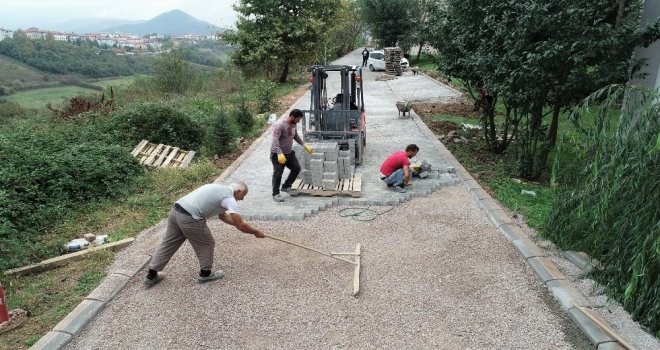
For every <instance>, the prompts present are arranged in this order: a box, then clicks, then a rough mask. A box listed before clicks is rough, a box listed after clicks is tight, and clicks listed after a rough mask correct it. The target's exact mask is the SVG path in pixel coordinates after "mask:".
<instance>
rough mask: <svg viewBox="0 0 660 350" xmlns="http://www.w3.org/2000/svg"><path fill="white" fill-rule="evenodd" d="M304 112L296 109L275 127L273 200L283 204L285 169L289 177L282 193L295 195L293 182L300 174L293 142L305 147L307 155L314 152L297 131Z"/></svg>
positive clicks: (271, 147) (272, 150) (271, 148)
mask: <svg viewBox="0 0 660 350" xmlns="http://www.w3.org/2000/svg"><path fill="white" fill-rule="evenodd" d="M302 117H303V112H302V111H301V110H299V109H294V110H292V111H291V113H289V116H288V117H287V118H286V119H285V120H282V121H279V122H277V123H275V125H273V143H272V144H271V146H270V161H271V163H273V199H274V200H275V201H276V202H283V201H284V198H285V196H284V195H282V193H280V183H281V182H282V174H284V168H285V167H286V168H289V176H288V177H287V178H286V181H284V184H282V192H284V193H287V194H289V195H295V192H294V191H293V190H292V189H291V186H292V185H293V182H294V181H295V180H296V178H297V177H298V174H299V173H300V164H299V163H298V158H296V152H295V151H294V150H293V140H295V141H296V142H297V143H298V144H300V145H301V146H303V148H304V149H305V151H307V153H309V154H312V153H313V152H314V150H313V149H312V147H310V146H308V145H307V144H305V143H304V142H303V140H302V139H301V138H300V136H299V135H298V131H297V130H296V124H298V122H299V121H300V120H301V119H302Z"/></svg>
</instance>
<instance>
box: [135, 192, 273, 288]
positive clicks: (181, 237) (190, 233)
mask: <svg viewBox="0 0 660 350" xmlns="http://www.w3.org/2000/svg"><path fill="white" fill-rule="evenodd" d="M247 193H248V187H247V185H246V184H245V183H244V182H240V183H234V184H231V185H229V186H226V185H220V184H206V185H203V186H201V187H199V188H198V189H196V190H194V191H192V192H190V193H189V194H187V195H185V196H183V197H182V198H181V199H179V200H177V201H176V203H174V207H173V208H172V210H171V211H170V215H169V217H168V218H167V229H166V230H165V235H164V236H163V240H162V241H161V242H160V245H158V248H156V251H155V252H154V255H153V256H152V257H151V261H149V272H148V274H147V277H145V279H144V281H143V283H144V285H145V286H146V287H147V288H149V287H152V286H153V285H155V284H156V283H158V282H160V281H161V280H162V279H163V278H162V277H161V276H159V275H158V271H162V270H163V268H165V265H167V263H168V262H169V261H170V259H171V258H172V256H173V255H174V253H176V251H177V250H178V249H179V247H181V244H183V242H185V241H186V239H187V240H188V241H189V242H190V245H191V246H192V247H193V250H194V251H195V255H197V259H199V269H200V271H199V277H197V282H199V283H205V282H211V281H215V280H218V279H221V278H222V277H223V276H224V273H223V272H222V271H221V270H218V271H215V272H213V273H212V272H211V269H212V268H213V251H214V247H215V240H214V239H213V235H211V230H210V229H209V227H208V225H207V224H206V219H210V218H212V217H214V216H216V215H218V218H219V219H220V220H222V221H224V222H225V223H227V224H229V225H232V226H235V227H236V228H237V229H239V230H240V231H242V232H245V233H248V234H252V235H254V236H255V237H257V238H264V233H263V232H261V230H258V229H255V228H253V227H252V226H250V225H248V224H247V223H245V222H243V219H241V215H240V214H239V212H238V203H237V201H240V200H243V198H245V196H246V195H247Z"/></svg>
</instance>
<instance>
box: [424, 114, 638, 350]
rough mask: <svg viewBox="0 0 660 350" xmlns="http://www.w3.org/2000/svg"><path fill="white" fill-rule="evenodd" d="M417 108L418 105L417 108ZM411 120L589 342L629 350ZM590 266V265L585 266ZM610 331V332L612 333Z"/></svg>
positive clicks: (450, 156)
mask: <svg viewBox="0 0 660 350" xmlns="http://www.w3.org/2000/svg"><path fill="white" fill-rule="evenodd" d="M413 109H414V106H413ZM411 117H412V118H413V119H414V120H415V122H416V123H417V124H418V126H419V128H420V130H422V132H423V133H425V134H426V135H427V136H428V137H429V138H430V139H431V140H433V142H435V143H436V146H437V147H438V148H439V149H440V150H441V152H443V156H444V157H445V159H446V160H447V162H448V163H450V164H452V165H453V166H454V168H455V173H456V176H458V178H459V181H461V182H462V183H463V185H464V186H465V188H466V189H467V190H468V191H469V192H470V194H471V195H472V197H473V198H474V199H475V201H476V202H477V203H478V204H479V206H481V208H482V209H483V210H484V211H485V212H486V214H487V215H488V217H489V218H490V220H491V221H492V222H493V224H495V226H496V227H497V228H498V229H499V230H500V232H501V233H502V234H503V235H504V236H505V237H506V238H507V239H508V240H509V241H510V242H511V244H513V246H514V248H515V249H516V250H517V251H518V253H520V255H521V256H522V257H523V259H525V262H526V263H527V265H529V266H530V267H531V268H532V270H534V272H535V273H536V275H537V276H538V277H539V279H540V280H541V281H543V283H544V284H545V286H546V287H547V288H548V290H549V291H550V293H551V294H552V296H553V297H554V298H555V300H557V301H558V302H559V304H560V305H561V308H562V309H563V310H564V311H565V312H566V313H567V314H568V316H569V317H570V318H571V320H573V323H575V325H577V326H578V328H579V329H580V331H582V333H583V334H584V335H585V336H586V337H587V338H588V339H589V341H590V342H591V343H592V344H593V345H594V347H596V348H597V349H599V350H605V349H608V350H609V349H625V348H624V347H623V346H621V345H620V344H619V342H618V341H617V340H615V339H613V338H611V337H610V336H609V334H613V333H614V334H615V332H614V331H613V330H612V329H609V330H607V331H606V330H605V329H603V328H602V327H600V326H599V325H598V324H597V323H596V322H594V321H593V320H592V319H591V318H589V317H588V316H587V315H585V314H584V313H583V312H582V311H580V310H579V309H578V308H577V307H576V305H579V306H582V307H584V308H587V309H588V310H590V307H591V305H589V303H588V302H587V300H586V299H585V298H584V297H583V296H582V295H581V294H580V293H579V292H578V291H577V289H575V287H573V285H572V284H571V283H570V282H569V281H567V280H566V277H565V276H564V275H563V274H562V273H561V272H560V271H559V269H558V268H557V267H556V266H555V264H554V263H553V262H552V261H551V260H550V259H548V258H547V257H546V256H545V254H544V253H543V251H542V250H541V249H540V248H539V247H538V246H537V245H536V243H534V242H533V241H532V240H531V239H529V238H527V236H526V235H525V233H524V232H523V231H522V229H520V228H519V227H518V226H517V225H516V224H515V223H514V221H513V219H511V217H510V216H509V215H508V213H507V212H506V211H505V210H504V209H503V208H502V207H501V206H500V205H499V204H498V203H497V201H495V200H494V199H493V198H492V197H491V196H490V195H489V194H488V192H486V191H485V190H484V189H483V188H482V187H481V185H479V183H478V182H477V181H476V180H474V178H472V176H471V175H470V173H469V172H468V171H467V170H465V168H464V167H463V166H462V165H461V164H460V163H459V162H458V160H457V159H456V158H455V157H454V155H453V154H451V152H449V150H447V148H446V147H445V146H444V145H443V144H442V142H440V140H438V138H437V137H435V134H433V131H431V129H429V128H428V126H426V124H425V123H424V122H423V121H422V120H421V119H420V118H419V116H417V114H416V113H411ZM585 265H586V263H585ZM590 316H591V317H594V318H596V319H598V320H599V321H600V322H601V323H603V324H607V321H605V320H604V319H603V318H602V317H600V316H599V315H598V314H597V313H595V312H590ZM608 331H609V333H608Z"/></svg>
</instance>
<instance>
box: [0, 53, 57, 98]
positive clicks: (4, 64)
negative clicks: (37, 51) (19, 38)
mask: <svg viewBox="0 0 660 350" xmlns="http://www.w3.org/2000/svg"><path fill="white" fill-rule="evenodd" d="M53 80H54V77H53V76H52V75H51V74H49V73H44V72H42V71H40V70H38V69H35V68H33V67H30V66H28V65H27V64H25V63H22V62H19V61H17V60H15V59H13V58H11V57H7V56H5V55H0V96H3V95H6V94H7V92H8V91H4V90H5V89H7V88H9V89H10V90H12V91H15V90H22V89H25V88H29V87H34V86H47V85H49V82H52V81H53Z"/></svg>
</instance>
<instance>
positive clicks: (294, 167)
mask: <svg viewBox="0 0 660 350" xmlns="http://www.w3.org/2000/svg"><path fill="white" fill-rule="evenodd" d="M284 156H285V157H286V163H284V164H280V163H279V162H278V161H277V154H275V153H272V152H271V154H270V162H271V163H273V196H276V195H278V194H279V193H280V183H282V174H284V168H285V167H287V168H289V176H288V177H287V178H286V181H284V184H282V188H291V186H292V185H293V182H294V181H296V178H297V177H298V174H299V173H300V163H298V158H296V152H295V151H291V153H289V154H285V155H284Z"/></svg>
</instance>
